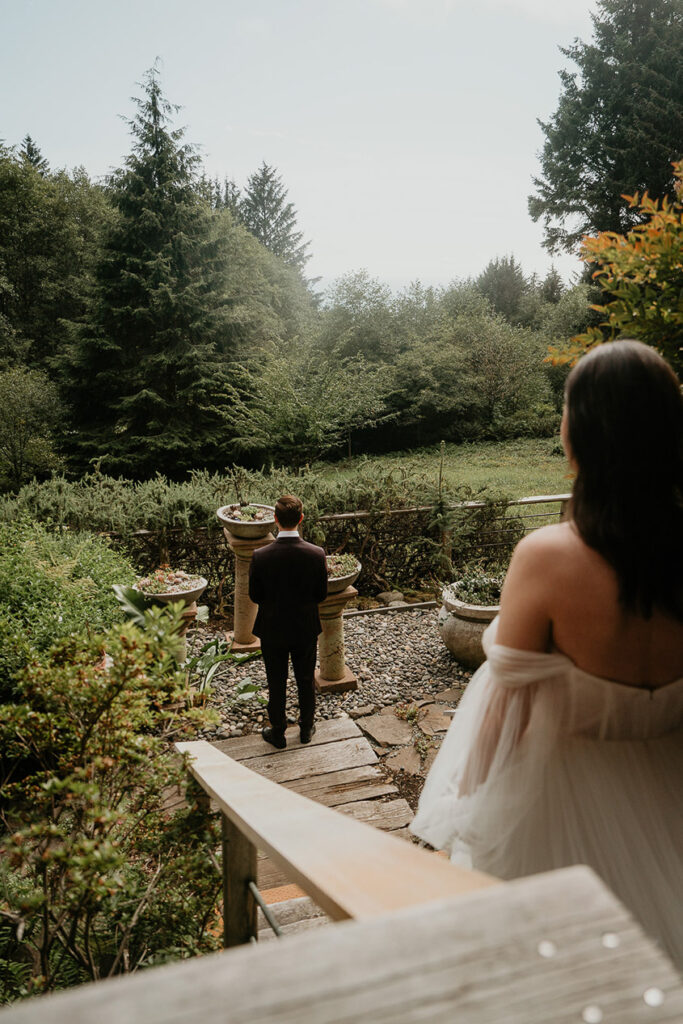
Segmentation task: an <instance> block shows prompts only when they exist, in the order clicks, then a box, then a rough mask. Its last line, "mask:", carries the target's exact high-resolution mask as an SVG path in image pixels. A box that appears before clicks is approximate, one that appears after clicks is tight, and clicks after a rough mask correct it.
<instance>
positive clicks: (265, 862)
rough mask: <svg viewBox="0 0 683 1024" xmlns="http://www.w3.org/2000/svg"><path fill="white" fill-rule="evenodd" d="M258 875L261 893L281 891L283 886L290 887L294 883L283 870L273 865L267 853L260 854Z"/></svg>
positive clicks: (257, 863)
mask: <svg viewBox="0 0 683 1024" xmlns="http://www.w3.org/2000/svg"><path fill="white" fill-rule="evenodd" d="M256 875H257V878H258V882H257V884H258V887H259V889H260V890H261V892H265V891H266V890H267V889H279V888H280V886H281V885H289V884H290V883H291V881H292V879H291V878H288V877H287V875H286V874H285V873H284V871H282V869H281V868H278V867H277V866H276V865H275V864H273V862H272V860H270V858H269V857H267V856H266V855H265V853H259V855H258V858H257V861H256Z"/></svg>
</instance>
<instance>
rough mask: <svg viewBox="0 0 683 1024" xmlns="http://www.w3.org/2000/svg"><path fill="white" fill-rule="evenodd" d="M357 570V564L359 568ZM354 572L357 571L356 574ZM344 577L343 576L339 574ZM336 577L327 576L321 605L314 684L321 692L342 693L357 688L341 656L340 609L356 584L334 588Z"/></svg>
mask: <svg viewBox="0 0 683 1024" xmlns="http://www.w3.org/2000/svg"><path fill="white" fill-rule="evenodd" d="M358 571H359V572H360V568H359V570H358ZM356 575H357V574H356ZM342 579H343V577H342ZM338 582H339V580H329V582H328V590H329V591H330V592H329V593H328V595H327V597H326V598H325V600H324V601H323V602H322V604H321V605H320V622H321V625H322V627H323V631H322V633H321V635H320V636H319V638H318V657H319V659H320V668H319V669H316V673H315V685H316V689H317V690H319V691H320V692H321V693H345V692H346V691H347V690H357V689H358V681H357V679H356V677H355V676H354V674H353V672H351V670H350V669H349V668H347V665H346V661H345V659H344V623H343V621H342V612H343V611H344V608H345V607H346V605H347V603H348V602H349V601H350V600H351V598H352V597H356V596H357V595H358V591H357V590H356V588H355V587H350V586H348V585H346V586H344V589H339V590H335V589H334V588H333V585H336V584H337V583H338Z"/></svg>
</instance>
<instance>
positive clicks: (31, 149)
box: [21, 135, 50, 174]
mask: <svg viewBox="0 0 683 1024" xmlns="http://www.w3.org/2000/svg"><path fill="white" fill-rule="evenodd" d="M21 156H22V158H23V159H24V160H26V162H27V163H29V164H31V166H32V167H35V169H36V170H37V171H38V173H39V174H47V172H48V171H49V169H50V165H49V164H48V162H47V160H46V159H45V157H44V156H43V154H42V153H41V151H40V148H39V147H38V146H37V145H36V144H35V142H34V141H33V139H32V138H31V136H30V135H27V136H26V137H25V138H24V141H23V142H22V144H21Z"/></svg>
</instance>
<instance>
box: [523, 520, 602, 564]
mask: <svg viewBox="0 0 683 1024" xmlns="http://www.w3.org/2000/svg"><path fill="white" fill-rule="evenodd" d="M585 547H586V545H585V544H584V542H583V541H582V540H581V538H580V537H579V535H578V533H577V531H576V530H575V528H574V527H573V526H572V524H571V523H569V522H566V523H554V524H553V525H552V526H541V527H540V528H539V529H537V530H534V531H533V532H532V533H528V534H527V535H526V537H523V538H522V540H521V541H520V542H519V544H518V545H517V547H516V548H515V555H514V557H515V561H517V562H518V563H519V562H524V563H525V564H526V565H527V566H529V567H533V566H535V565H538V564H541V563H547V562H548V560H551V562H552V563H553V564H557V559H558V558H562V557H563V556H567V555H569V556H572V557H576V555H577V554H578V553H579V552H580V551H581V550H583V549H584V548H585Z"/></svg>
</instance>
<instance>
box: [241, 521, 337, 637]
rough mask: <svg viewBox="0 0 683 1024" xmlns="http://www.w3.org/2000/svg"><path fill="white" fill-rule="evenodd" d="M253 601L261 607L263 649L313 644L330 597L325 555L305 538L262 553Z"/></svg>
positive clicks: (254, 566)
mask: <svg viewBox="0 0 683 1024" xmlns="http://www.w3.org/2000/svg"><path fill="white" fill-rule="evenodd" d="M249 597H250V598H251V599H252V601H253V602H254V604H257V605H258V613H257V615H256V622H255V623H254V633H255V634H256V636H257V637H259V639H260V640H261V641H262V642H263V643H270V644H278V645H282V646H286V647H289V648H291V647H293V646H296V645H298V644H304V643H307V642H308V643H310V642H311V641H313V640H315V638H316V637H317V636H318V634H319V633H320V632H322V626H321V625H320V616H319V614H318V605H319V604H320V602H321V601H324V600H325V598H326V597H327V562H326V561H325V552H324V551H323V549H322V548H319V547H316V545H315V544H309V543H308V542H307V541H305V540H301V538H300V537H282V538H280V539H279V540H276V541H274V542H273V543H272V544H268V545H267V546H266V547H263V548H258V549H257V550H256V551H255V552H254V555H253V557H252V560H251V565H250V567H249Z"/></svg>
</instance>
